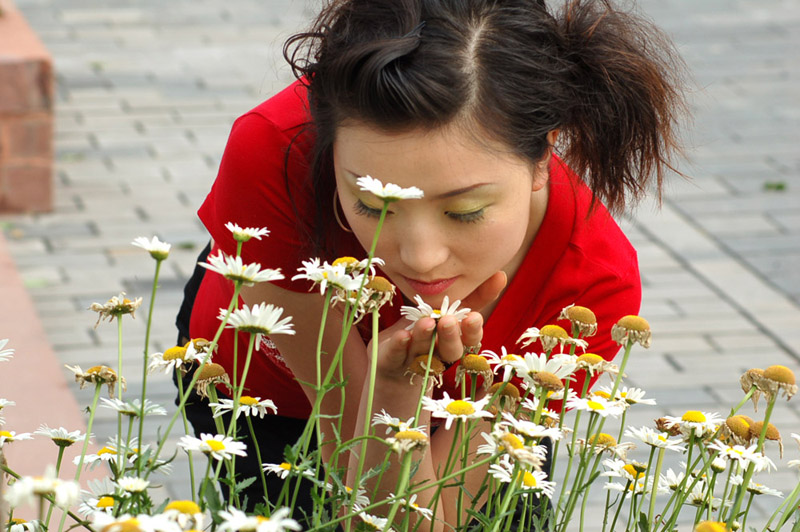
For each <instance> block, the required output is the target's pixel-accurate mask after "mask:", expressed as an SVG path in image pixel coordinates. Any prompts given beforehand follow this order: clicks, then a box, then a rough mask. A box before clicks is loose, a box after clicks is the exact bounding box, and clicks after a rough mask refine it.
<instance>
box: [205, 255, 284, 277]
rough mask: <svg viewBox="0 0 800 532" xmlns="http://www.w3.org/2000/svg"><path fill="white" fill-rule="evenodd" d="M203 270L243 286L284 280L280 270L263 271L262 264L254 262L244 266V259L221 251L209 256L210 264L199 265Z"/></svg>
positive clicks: (268, 269)
mask: <svg viewBox="0 0 800 532" xmlns="http://www.w3.org/2000/svg"><path fill="white" fill-rule="evenodd" d="M198 264H199V265H200V266H202V267H203V268H205V269H207V270H210V271H212V272H216V273H218V274H220V275H222V276H223V277H225V278H226V279H229V280H231V281H233V282H235V283H242V285H243V286H253V285H255V284H256V283H263V282H269V281H277V280H279V279H283V274H282V273H281V272H280V270H279V269H276V270H273V269H270V268H267V269H264V270H262V269H261V264H259V263H257V262H254V263H251V264H244V262H243V261H242V257H231V256H228V255H225V253H223V252H222V251H220V252H219V253H218V254H217V255H214V256H209V257H208V262H200V263H198Z"/></svg>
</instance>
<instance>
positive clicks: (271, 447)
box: [173, 243, 553, 532]
mask: <svg viewBox="0 0 800 532" xmlns="http://www.w3.org/2000/svg"><path fill="white" fill-rule="evenodd" d="M210 251H211V245H210V243H209V244H208V245H206V247H205V248H204V249H203V251H202V252H201V253H200V255H199V256H198V257H197V261H198V262H205V261H206V259H207V257H208V254H209V253H210ZM206 271H207V270H206V269H205V268H201V267H200V266H196V267H195V271H194V272H193V274H192V277H191V278H190V279H189V281H188V282H187V283H186V287H185V288H184V299H183V303H182V304H181V308H180V311H179V312H178V316H177V318H176V323H175V324H176V326H177V327H178V344H179V345H182V344H183V343H185V342H186V341H187V339H188V338H191V336H190V333H189V323H190V318H191V314H192V307H193V306H194V300H195V296H196V295H197V290H198V288H199V287H200V283H201V282H202V280H203V276H204V275H205V273H206ZM191 377H192V375H191V373H189V374H187V375H186V376H185V377H184V379H183V385H184V389H186V387H187V386H188V385H189V382H190V381H191ZM173 380H174V381H175V385H176V387H177V377H176V376H174V375H173ZM177 404H178V400H176V405H177ZM185 411H186V417H187V418H188V419H189V421H190V422H191V424H192V428H193V429H194V432H195V435H197V437H200V434H203V433H205V434H216V433H217V428H216V424H215V422H214V419H213V417H212V411H211V408H210V407H209V406H208V400H207V399H202V398H201V397H200V396H199V395H197V393H195V392H194V391H192V392H191V394H190V395H189V399H188V400H187V402H186V405H185ZM222 419H223V424H224V426H226V427H227V426H229V424H230V421H231V414H230V413H228V414H225V415H223V416H222ZM251 421H252V422H253V429H254V432H255V436H256V441H257V442H258V448H259V451H260V453H261V462H262V463H272V464H280V463H282V462H283V461H284V452H285V449H286V446H287V445H294V444H295V443H296V442H297V440H298V439H299V438H300V436H301V434H302V432H303V429H304V428H305V426H306V422H307V420H304V419H295V418H290V417H285V416H280V415H267V416H265V417H264V418H263V419H261V418H257V417H254V418H251ZM237 429H238V439H239V441H241V442H243V443H245V444H246V445H247V456H246V457H240V456H239V457H236V466H235V467H236V479H237V481H241V480H245V479H247V478H250V477H255V478H256V480H255V482H253V483H252V484H250V486H248V487H247V488H245V489H244V490H243V491H242V492H241V493H240V494H239V501H240V502H242V501H245V500H246V504H245V505H244V506H243V507H242V509H244V510H245V511H247V512H250V513H252V512H253V511H254V509H255V507H256V505H257V504H259V503H262V502H263V501H264V490H263V487H262V485H261V479H260V472H259V469H260V467H261V465H260V464H259V462H258V458H257V455H256V451H255V445H254V443H253V441H252V437H251V436H250V431H249V428H248V427H247V422H246V420H245V419H244V418H240V420H239V422H237ZM313 437H314V435H313V434H312V438H313ZM544 444H545V445H546V446H547V461H546V462H545V464H544V466H543V468H542V469H543V470H544V471H547V472H548V475H549V473H550V455H551V451H552V448H553V446H552V442H551V441H550V440H549V439H547V440H545V441H544ZM310 448H311V449H312V450H313V449H315V448H316V439H313V440H312V442H311V447H310ZM203 465H205V464H203ZM266 481H267V492H268V495H269V500H270V502H271V503H272V504H273V505H275V504H277V502H278V497H279V495H280V493H281V490H282V489H283V485H284V481H283V480H282V479H280V478H279V477H278V476H277V475H274V474H267V476H266ZM220 487H221V489H222V492H223V496H224V497H225V498H226V500H227V499H229V498H230V492H229V487H228V486H227V485H226V484H224V483H221V485H220ZM290 488H291V489H292V490H293V489H294V482H292V484H291V485H290ZM311 492H312V484H311V482H309V481H303V482H302V484H301V489H300V491H299V494H298V498H297V502H296V504H295V513H294V515H293V516H292V517H294V518H295V519H297V520H298V521H300V523H301V525H303V528H307V527H308V526H309V523H308V522H307V520H306V519H305V517H306V516H311V515H312V509H313V505H314V502H313V499H312V498H311ZM528 497H529V498H530V497H533V496H532V495H528ZM531 502H532V507H530V508H528V509H527V511H526V509H525V505H526V504H527V498H526V497H519V500H518V502H517V505H516V507H515V509H514V518H513V519H514V521H515V522H517V523H519V525H518V527H517V529H516V530H517V531H518V532H527V531H531V532H535V531H537V530H539V528H538V527H536V526H530V525H529V524H528V523H522V516H523V514H524V515H527V516H530V515H531V514H533V515H537V516H538V515H541V514H542V512H543V511H544V508H545V504H547V507H549V502H548V500H547V499H546V498H544V497H542V498H540V499H538V500H537V499H535V498H534V499H533V500H532V501H531ZM531 508H532V509H533V510H531ZM550 510H552V508H551V507H550ZM482 513H484V514H485V513H486V508H485V507H484V508H483V510H482ZM550 515H552V511H551V512H550ZM526 521H528V522H529V520H528V519H526ZM551 528H552V522H551V520H548V522H547V523H544V524H543V525H542V526H541V530H550V529H551ZM481 529H482V525H481V524H480V523H479V522H477V521H473V525H472V526H471V527H470V531H471V532H480V530H481Z"/></svg>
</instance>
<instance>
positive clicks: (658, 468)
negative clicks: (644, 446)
mask: <svg viewBox="0 0 800 532" xmlns="http://www.w3.org/2000/svg"><path fill="white" fill-rule="evenodd" d="M666 451H667V450H666V449H665V448H664V447H660V448H659V449H658V458H657V459H656V471H655V474H654V475H653V487H652V489H651V490H650V507H649V508H648V510H647V522H648V523H652V529H655V527H656V523H655V522H654V521H653V515H654V514H655V510H656V495H657V494H658V481H659V479H660V478H661V468H662V467H663V465H664V455H665V454H666ZM645 488H647V484H645Z"/></svg>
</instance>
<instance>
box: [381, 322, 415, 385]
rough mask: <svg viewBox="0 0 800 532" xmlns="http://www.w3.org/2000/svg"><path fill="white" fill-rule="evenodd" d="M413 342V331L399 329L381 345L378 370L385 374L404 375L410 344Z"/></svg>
mask: <svg viewBox="0 0 800 532" xmlns="http://www.w3.org/2000/svg"><path fill="white" fill-rule="evenodd" d="M410 342H411V333H409V332H408V331H405V330H401V331H397V332H395V333H394V334H392V335H391V336H389V338H388V339H386V340H384V341H383V342H382V343H381V346H380V357H379V358H378V370H379V371H380V373H381V374H383V375H391V376H395V377H397V376H403V374H404V373H405V371H406V367H407V366H408V360H407V357H408V345H409V343H410Z"/></svg>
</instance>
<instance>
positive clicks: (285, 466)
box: [278, 462, 292, 471]
mask: <svg viewBox="0 0 800 532" xmlns="http://www.w3.org/2000/svg"><path fill="white" fill-rule="evenodd" d="M278 467H280V468H281V469H285V470H286V471H291V470H292V464H290V463H289V462H281V465H279V466H278Z"/></svg>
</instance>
